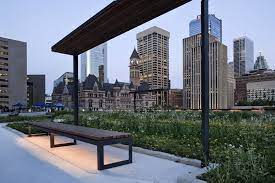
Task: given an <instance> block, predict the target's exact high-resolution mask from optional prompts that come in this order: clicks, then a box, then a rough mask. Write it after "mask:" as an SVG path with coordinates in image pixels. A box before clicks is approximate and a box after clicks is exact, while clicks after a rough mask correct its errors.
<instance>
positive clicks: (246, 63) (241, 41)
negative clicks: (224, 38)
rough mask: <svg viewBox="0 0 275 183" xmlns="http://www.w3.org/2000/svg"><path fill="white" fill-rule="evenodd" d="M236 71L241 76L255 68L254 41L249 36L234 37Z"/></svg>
mask: <svg viewBox="0 0 275 183" xmlns="http://www.w3.org/2000/svg"><path fill="white" fill-rule="evenodd" d="M233 44H234V46H233V48H234V73H235V77H240V76H242V75H243V74H245V73H248V72H249V71H251V70H253V67H254V43H253V41H252V40H251V39H249V38H248V37H245V36H244V37H240V38H237V39H234V43H233Z"/></svg>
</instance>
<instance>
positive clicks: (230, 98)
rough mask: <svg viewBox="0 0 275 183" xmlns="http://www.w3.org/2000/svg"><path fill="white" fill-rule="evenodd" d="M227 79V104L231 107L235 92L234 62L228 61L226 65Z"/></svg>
mask: <svg viewBox="0 0 275 183" xmlns="http://www.w3.org/2000/svg"><path fill="white" fill-rule="evenodd" d="M227 76H228V77H227V81H228V87H227V89H228V92H227V94H228V100H227V103H228V106H229V107H233V106H234V94H235V88H236V80H235V78H234V62H229V63H228V66H227Z"/></svg>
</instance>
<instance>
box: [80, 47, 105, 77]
mask: <svg viewBox="0 0 275 183" xmlns="http://www.w3.org/2000/svg"><path fill="white" fill-rule="evenodd" d="M80 59H81V81H82V82H83V81H85V79H86V77H87V76H89V75H95V76H96V77H97V78H99V66H100V65H103V66H104V82H107V80H108V79H107V42H106V43H103V44H101V45H98V46H97V47H95V48H93V49H91V50H88V51H86V52H85V53H82V54H81V56H80Z"/></svg>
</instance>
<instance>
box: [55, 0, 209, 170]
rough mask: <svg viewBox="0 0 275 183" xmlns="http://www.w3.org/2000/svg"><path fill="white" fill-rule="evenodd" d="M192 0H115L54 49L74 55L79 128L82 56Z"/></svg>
mask: <svg viewBox="0 0 275 183" xmlns="http://www.w3.org/2000/svg"><path fill="white" fill-rule="evenodd" d="M190 1H192V0H115V1H113V2H112V3H111V4H109V5H108V6H107V7H105V8H103V9H102V10H101V11H100V12H98V13H97V14H96V15H94V16H93V17H92V18H90V19H89V20H87V21H86V22H85V23H83V24H82V25H80V26H79V27H78V28H77V29H75V30H74V31H72V32H71V33H70V34H68V35H67V36H66V37H64V38H63V39H62V40H60V41H59V42H58V43H56V44H55V45H54V46H52V51H53V52H58V53H63V54H68V55H72V56H73V72H74V97H73V98H74V122H75V125H78V121H79V116H78V115H79V114H78V113H79V105H78V55H80V54H81V53H83V52H85V51H87V50H89V49H92V48H94V47H96V46H97V45H99V44H102V43H104V42H106V41H108V40H110V39H112V38H114V37H116V36H119V35H121V34H123V33H125V32H127V31H129V30H131V29H133V28H135V27H137V26H139V25H141V24H143V23H145V22H148V21H150V20H152V19H154V18H156V17H158V16H160V15H162V14H165V13H167V12H169V11H171V10H173V9H175V8H178V7H180V6H182V5H184V4H186V3H188V2H190ZM201 23H202V26H201V28H202V30H201V32H202V46H201V51H202V61H201V68H202V69H201V83H202V87H201V93H202V95H201V101H202V125H201V127H202V146H203V155H204V158H203V161H202V166H206V165H207V164H208V159H209V55H208V52H209V35H208V26H209V25H208V0H201Z"/></svg>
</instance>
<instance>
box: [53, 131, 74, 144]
mask: <svg viewBox="0 0 275 183" xmlns="http://www.w3.org/2000/svg"><path fill="white" fill-rule="evenodd" d="M71 145H76V140H75V139H74V142H69V143H63V144H54V134H53V133H50V147H51V148H54V147H63V146H71Z"/></svg>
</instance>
